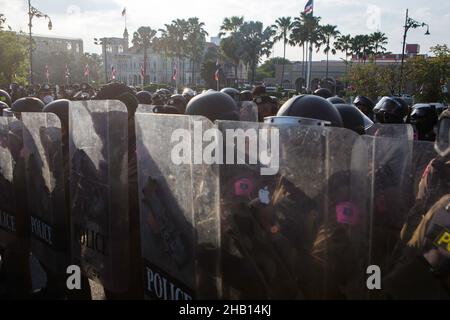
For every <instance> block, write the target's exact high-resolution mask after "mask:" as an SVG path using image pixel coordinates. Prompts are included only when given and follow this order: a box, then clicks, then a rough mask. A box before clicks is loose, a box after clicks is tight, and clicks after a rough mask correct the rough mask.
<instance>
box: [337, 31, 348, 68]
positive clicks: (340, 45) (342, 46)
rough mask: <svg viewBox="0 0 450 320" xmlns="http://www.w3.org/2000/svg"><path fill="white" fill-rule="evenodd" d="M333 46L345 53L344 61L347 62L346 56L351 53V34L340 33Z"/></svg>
mask: <svg viewBox="0 0 450 320" xmlns="http://www.w3.org/2000/svg"><path fill="white" fill-rule="evenodd" d="M334 47H335V48H336V50H339V51H342V52H343V53H344V54H345V62H346V63H347V61H348V57H349V56H351V55H352V36H351V35H349V34H347V35H340V36H339V37H338V38H337V39H336V42H335V43H334Z"/></svg>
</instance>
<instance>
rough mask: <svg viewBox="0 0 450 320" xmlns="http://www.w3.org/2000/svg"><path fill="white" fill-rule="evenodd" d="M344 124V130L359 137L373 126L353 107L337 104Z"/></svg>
mask: <svg viewBox="0 0 450 320" xmlns="http://www.w3.org/2000/svg"><path fill="white" fill-rule="evenodd" d="M335 107H336V108H337V110H338V111H339V114H340V115H341V117H342V121H343V122H344V128H346V129H349V130H352V131H354V132H356V133H357V134H359V135H363V134H365V133H366V130H367V129H369V128H370V127H371V126H373V122H372V121H371V120H370V119H369V118H368V117H366V116H365V115H364V113H362V112H361V111H359V110H358V108H356V107H355V106H353V105H349V104H335Z"/></svg>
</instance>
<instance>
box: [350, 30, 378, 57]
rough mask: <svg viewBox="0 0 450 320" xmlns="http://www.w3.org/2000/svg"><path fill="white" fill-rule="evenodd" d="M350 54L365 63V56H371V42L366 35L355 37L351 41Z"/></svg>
mask: <svg viewBox="0 0 450 320" xmlns="http://www.w3.org/2000/svg"><path fill="white" fill-rule="evenodd" d="M351 43H352V52H353V53H354V54H355V55H356V56H357V57H358V59H359V60H360V61H361V60H362V61H363V62H364V63H366V60H367V56H369V55H371V54H372V52H373V50H372V41H371V39H370V37H369V36H368V35H367V34H360V35H357V36H355V37H354V38H353V39H352V40H351Z"/></svg>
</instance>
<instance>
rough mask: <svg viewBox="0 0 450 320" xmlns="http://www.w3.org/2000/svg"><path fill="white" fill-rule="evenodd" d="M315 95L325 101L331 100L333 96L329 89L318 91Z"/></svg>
mask: <svg viewBox="0 0 450 320" xmlns="http://www.w3.org/2000/svg"><path fill="white" fill-rule="evenodd" d="M314 95H315V96H319V97H322V98H324V99H328V98H331V97H332V96H333V94H332V93H331V91H330V90H329V89H327V88H320V89H317V90H316V91H314Z"/></svg>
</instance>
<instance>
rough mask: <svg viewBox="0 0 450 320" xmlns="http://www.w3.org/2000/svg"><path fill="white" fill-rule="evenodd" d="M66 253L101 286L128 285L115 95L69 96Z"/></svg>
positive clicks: (122, 116) (122, 136)
mask: <svg viewBox="0 0 450 320" xmlns="http://www.w3.org/2000/svg"><path fill="white" fill-rule="evenodd" d="M69 110H70V113H69V140H70V141H69V154H70V197H71V198H70V214H71V231H72V232H71V245H72V258H73V260H74V262H75V263H77V264H79V265H80V266H81V269H82V271H83V272H84V274H85V275H86V276H87V277H89V278H91V279H93V280H96V281H97V282H100V283H101V284H102V285H103V286H104V287H105V288H106V289H108V290H110V291H114V292H123V291H125V290H127V288H128V286H129V276H130V275H129V272H130V271H129V270H130V253H129V248H130V244H129V241H130V221H129V213H128V116H127V110H126V107H125V105H124V104H123V103H122V102H120V101H109V100H105V101H79V102H71V104H70V108H69Z"/></svg>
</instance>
